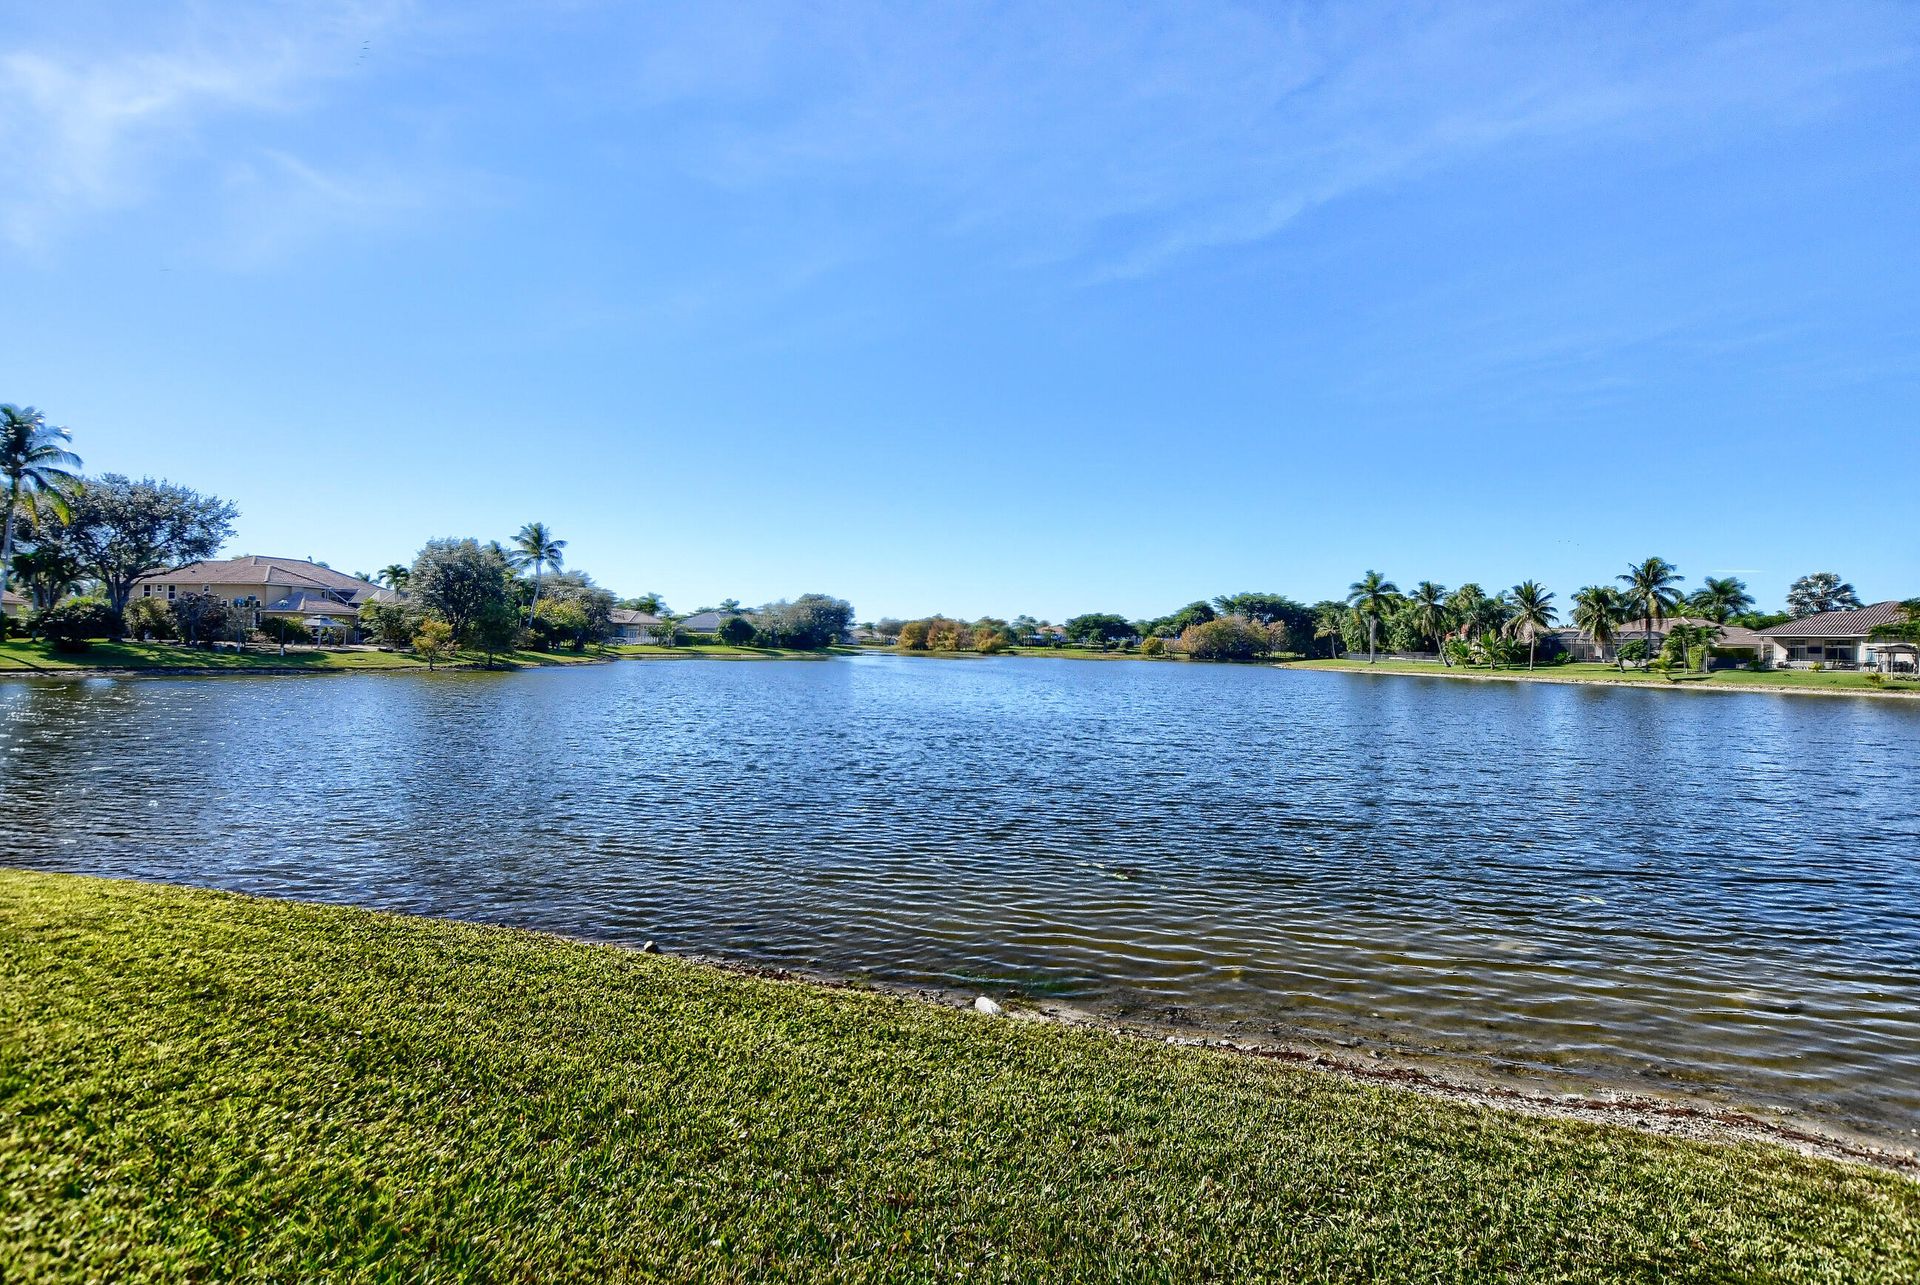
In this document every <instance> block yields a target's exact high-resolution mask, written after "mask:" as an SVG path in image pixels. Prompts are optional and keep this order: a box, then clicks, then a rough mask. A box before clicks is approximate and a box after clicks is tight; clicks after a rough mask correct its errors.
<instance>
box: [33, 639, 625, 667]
mask: <svg viewBox="0 0 1920 1285" xmlns="http://www.w3.org/2000/svg"><path fill="white" fill-rule="evenodd" d="M599 659H601V656H600V655H599V654H598V653H597V652H591V651H589V652H583V653H581V654H579V655H575V654H573V653H572V652H534V651H518V652H503V653H501V654H500V655H498V656H496V657H494V664H495V665H499V666H504V667H507V668H526V667H538V666H543V665H572V664H580V663H582V662H587V661H593V660H599ZM485 660H486V656H485V655H484V654H483V653H480V652H463V653H461V655H460V657H459V659H458V661H456V662H455V663H456V664H460V665H479V664H483V663H484V662H485ZM413 668H424V665H423V664H422V662H421V661H420V660H419V659H418V658H417V657H415V656H414V655H412V654H411V653H409V652H391V651H370V650H369V651H363V650H358V649H355V650H327V649H320V648H303V647H290V648H288V649H287V654H286V655H284V656H282V655H281V654H280V653H279V650H278V649H277V648H274V647H256V648H253V649H252V650H249V651H244V652H232V651H207V650H205V649H204V648H200V647H181V646H178V645H177V644H174V643H161V642H155V643H143V642H95V643H91V644H89V645H88V647H87V650H85V651H74V652H65V651H55V650H54V649H53V648H52V647H50V646H48V645H47V644H46V643H45V642H41V641H37V640H35V641H30V640H27V639H24V638H10V639H7V640H6V641H4V642H0V673H33V672H41V673H58V672H60V671H62V670H74V669H125V670H148V671H165V670H171V669H201V670H227V671H233V672H236V673H240V672H245V671H247V670H250V669H257V670H287V669H296V670H312V671H314V672H316V673H320V672H328V671H333V670H350V669H413Z"/></svg>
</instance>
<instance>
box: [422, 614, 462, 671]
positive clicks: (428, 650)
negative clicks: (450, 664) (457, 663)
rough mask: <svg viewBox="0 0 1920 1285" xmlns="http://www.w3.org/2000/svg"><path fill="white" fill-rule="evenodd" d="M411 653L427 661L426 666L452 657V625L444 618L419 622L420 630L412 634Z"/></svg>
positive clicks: (431, 665)
mask: <svg viewBox="0 0 1920 1285" xmlns="http://www.w3.org/2000/svg"><path fill="white" fill-rule="evenodd" d="M413 654H414V655H416V656H418V657H419V658H420V659H422V660H424V661H426V662H427V668H428V669H432V668H433V667H434V665H435V664H436V663H437V662H439V661H442V660H450V659H452V657H453V626H452V625H449V624H448V623H447V622H446V621H444V620H439V619H431V620H424V621H422V622H421V623H420V632H419V633H417V634H415V635H414V636H413Z"/></svg>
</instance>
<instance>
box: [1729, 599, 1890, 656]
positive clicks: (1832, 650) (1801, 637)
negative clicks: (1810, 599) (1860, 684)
mask: <svg viewBox="0 0 1920 1285" xmlns="http://www.w3.org/2000/svg"><path fill="white" fill-rule="evenodd" d="M1906 618H1907V613H1906V609H1905V608H1904V607H1902V606H1901V605H1900V604H1899V603H1898V602H1895V601H1887V602H1876V603H1874V604H1873V605H1872V606H1868V607H1861V608H1859V609H1858V610H1856V611H1823V612H1821V613H1820V614H1819V615H1817V616H1805V617H1803V618H1801V619H1799V620H1789V621H1788V622H1787V623H1786V624H1784V625H1775V626H1773V627H1772V628H1771V629H1762V630H1761V631H1760V638H1761V640H1762V642H1763V644H1764V645H1765V646H1766V648H1767V651H1766V653H1765V659H1767V660H1769V661H1771V662H1772V663H1773V664H1775V665H1777V666H1779V667H1780V668H1782V669H1803V668H1806V667H1808V666H1810V665H1814V664H1818V665H1820V666H1821V667H1822V668H1823V669H1904V668H1909V667H1911V666H1912V665H1913V663H1914V652H1913V647H1912V645H1911V644H1905V645H1902V644H1898V643H1878V642H1875V641H1874V640H1873V639H1872V638H1871V637H1870V635H1871V634H1872V632H1873V631H1874V630H1875V629H1877V628H1879V627H1880V626H1882V625H1897V624H1899V623H1900V622H1901V621H1903V620H1905V619H1906Z"/></svg>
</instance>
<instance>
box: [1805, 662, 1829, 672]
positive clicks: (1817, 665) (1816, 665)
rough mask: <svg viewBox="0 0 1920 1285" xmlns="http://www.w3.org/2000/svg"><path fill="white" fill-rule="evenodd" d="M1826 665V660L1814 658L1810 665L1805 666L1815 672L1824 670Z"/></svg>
mask: <svg viewBox="0 0 1920 1285" xmlns="http://www.w3.org/2000/svg"><path fill="white" fill-rule="evenodd" d="M1826 667H1827V662H1826V661H1824V660H1816V661H1814V662H1813V663H1812V664H1811V665H1808V666H1807V668H1808V669H1811V670H1812V671H1813V672H1814V673H1816V674H1817V673H1819V672H1820V671H1822V670H1824V669H1825V668H1826Z"/></svg>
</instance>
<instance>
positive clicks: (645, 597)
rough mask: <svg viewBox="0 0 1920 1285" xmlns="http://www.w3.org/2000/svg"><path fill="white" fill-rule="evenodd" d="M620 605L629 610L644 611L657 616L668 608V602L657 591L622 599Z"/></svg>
mask: <svg viewBox="0 0 1920 1285" xmlns="http://www.w3.org/2000/svg"><path fill="white" fill-rule="evenodd" d="M620 606H622V607H625V608H626V609H627V610H628V611H644V612H646V613H647V614H648V615H649V616H657V615H659V614H660V613H661V612H663V611H665V610H666V609H667V604H666V603H665V602H664V601H662V599H661V597H660V595H659V594H657V593H643V594H641V595H640V596H639V597H637V598H625V599H622V600H621V602H620Z"/></svg>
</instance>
